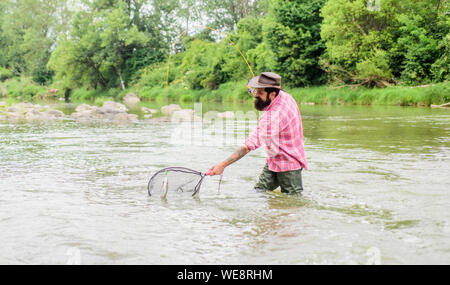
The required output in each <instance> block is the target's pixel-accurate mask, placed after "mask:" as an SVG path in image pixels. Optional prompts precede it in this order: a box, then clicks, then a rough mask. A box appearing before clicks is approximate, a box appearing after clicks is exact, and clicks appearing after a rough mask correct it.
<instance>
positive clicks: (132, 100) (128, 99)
mask: <svg viewBox="0 0 450 285" xmlns="http://www.w3.org/2000/svg"><path fill="white" fill-rule="evenodd" d="M123 101H124V102H125V105H127V106H135V105H136V104H137V103H139V102H140V101H141V99H139V97H138V96H137V95H136V94H134V93H128V94H127V95H125V97H124V98H123Z"/></svg>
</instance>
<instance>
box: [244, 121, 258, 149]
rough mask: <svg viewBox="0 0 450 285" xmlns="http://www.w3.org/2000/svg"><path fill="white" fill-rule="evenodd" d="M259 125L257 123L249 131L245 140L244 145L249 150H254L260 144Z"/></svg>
mask: <svg viewBox="0 0 450 285" xmlns="http://www.w3.org/2000/svg"><path fill="white" fill-rule="evenodd" d="M259 134H260V125H259V123H258V126H256V128H255V129H254V130H253V131H252V132H251V133H250V135H249V136H248V137H247V139H246V140H245V143H244V144H245V145H246V146H247V147H248V149H249V150H255V149H257V148H259V147H260V146H261V140H260V136H259Z"/></svg>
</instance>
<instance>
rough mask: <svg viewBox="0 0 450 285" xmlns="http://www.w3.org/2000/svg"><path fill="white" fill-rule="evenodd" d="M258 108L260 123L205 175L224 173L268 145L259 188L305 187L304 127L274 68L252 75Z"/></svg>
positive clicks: (292, 191) (290, 190)
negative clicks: (243, 141) (231, 152)
mask: <svg viewBox="0 0 450 285" xmlns="http://www.w3.org/2000/svg"><path fill="white" fill-rule="evenodd" d="M247 86H249V87H251V88H253V92H251V93H252V95H253V96H254V98H255V102H254V105H255V108H256V109H257V110H258V111H263V114H262V115H261V117H260V118H259V119H258V126H257V127H256V129H254V130H253V132H252V133H251V134H250V135H249V136H248V137H247V139H246V140H245V143H244V145H243V146H241V147H239V148H238V149H237V150H236V151H235V152H234V153H233V154H231V156H230V157H228V158H227V159H226V160H224V161H222V162H220V163H218V164H216V165H214V166H213V167H211V168H210V169H209V170H208V172H207V173H206V175H221V174H222V173H223V171H224V169H225V168H226V167H227V166H229V165H230V164H232V163H234V162H236V161H238V160H239V159H241V158H242V157H244V156H245V155H246V154H247V153H249V152H250V151H252V150H255V149H257V148H259V147H260V146H261V145H262V144H265V145H266V150H267V159H266V165H265V166H264V168H263V170H262V173H261V174H260V176H259V179H258V182H257V183H256V185H255V189H256V190H262V191H273V190H275V189H276V188H278V187H280V188H281V192H283V193H287V194H301V192H302V191H303V184H302V170H303V169H308V166H307V163H306V157H305V151H304V144H303V127H302V118H301V115H300V110H299V108H298V106H297V103H296V102H295V100H294V98H292V96H291V95H290V94H288V93H287V92H286V91H284V90H283V89H281V77H280V76H279V75H278V74H275V73H273V72H263V73H261V75H259V76H256V77H254V78H252V79H251V80H250V81H249V83H248V85H247Z"/></svg>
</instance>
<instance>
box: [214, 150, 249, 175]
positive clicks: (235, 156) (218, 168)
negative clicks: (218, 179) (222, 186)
mask: <svg viewBox="0 0 450 285" xmlns="http://www.w3.org/2000/svg"><path fill="white" fill-rule="evenodd" d="M249 152H250V149H249V148H248V147H247V146H246V145H243V146H241V147H239V148H238V149H237V150H236V151H235V152H233V153H232V154H231V155H230V157H228V158H227V159H225V160H224V161H222V162H220V163H218V164H216V165H214V166H213V167H211V168H210V169H209V170H208V172H206V175H219V174H222V173H223V170H224V169H225V167H227V166H228V165H230V164H232V163H234V162H236V161H238V160H239V159H241V158H242V157H244V156H245V155H246V154H247V153H249Z"/></svg>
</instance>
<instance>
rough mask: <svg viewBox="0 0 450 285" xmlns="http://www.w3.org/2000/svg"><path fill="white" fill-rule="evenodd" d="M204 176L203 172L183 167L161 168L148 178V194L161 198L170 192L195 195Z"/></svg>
mask: <svg viewBox="0 0 450 285" xmlns="http://www.w3.org/2000/svg"><path fill="white" fill-rule="evenodd" d="M205 176H206V174H205V173H202V172H199V171H195V170H192V169H189V168H185V167H167V168H163V169H161V170H159V171H157V172H156V173H155V174H153V176H152V177H151V178H150V181H149V182H148V194H149V195H150V196H160V197H161V198H165V197H166V196H168V195H172V194H187V195H191V196H195V195H196V194H197V193H198V192H199V191H200V187H201V185H202V182H203V179H204V178H205ZM221 178H222V177H221ZM221 180H222V179H220V181H221ZM220 181H219V191H220Z"/></svg>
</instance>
